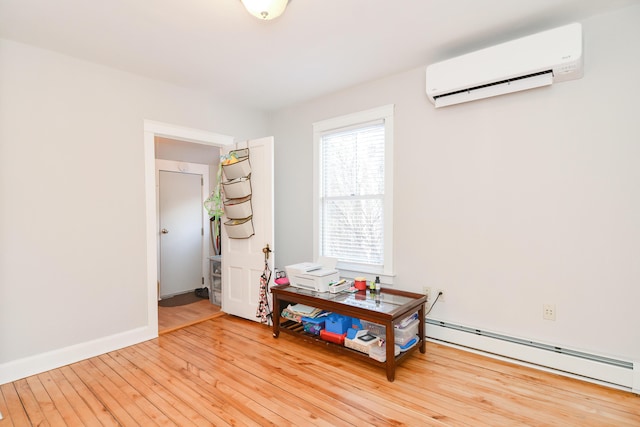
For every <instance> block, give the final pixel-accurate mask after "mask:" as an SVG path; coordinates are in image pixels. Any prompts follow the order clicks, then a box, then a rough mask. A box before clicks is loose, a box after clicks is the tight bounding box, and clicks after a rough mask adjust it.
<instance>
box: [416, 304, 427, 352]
mask: <svg viewBox="0 0 640 427" xmlns="http://www.w3.org/2000/svg"><path fill="white" fill-rule="evenodd" d="M418 319H420V322H419V323H418V336H419V337H420V353H425V352H426V351H427V343H426V341H425V332H424V330H425V323H426V321H427V319H425V318H424V304H422V305H421V306H420V309H419V310H418Z"/></svg>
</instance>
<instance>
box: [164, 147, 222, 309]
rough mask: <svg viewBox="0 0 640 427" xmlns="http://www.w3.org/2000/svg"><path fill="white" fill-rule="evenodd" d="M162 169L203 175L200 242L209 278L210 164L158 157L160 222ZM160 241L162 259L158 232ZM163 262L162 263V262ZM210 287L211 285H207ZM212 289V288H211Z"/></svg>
mask: <svg viewBox="0 0 640 427" xmlns="http://www.w3.org/2000/svg"><path fill="white" fill-rule="evenodd" d="M160 171H165V172H175V173H188V174H192V175H200V176H201V177H202V186H201V187H200V193H201V196H200V200H201V203H200V208H201V209H202V224H200V225H201V226H202V241H201V242H200V246H201V248H202V261H201V263H200V266H201V268H202V271H201V274H202V277H203V278H207V277H208V275H209V273H208V271H209V259H208V258H209V257H208V255H206V254H207V253H208V252H209V218H207V217H206V213H205V212H204V211H205V209H204V206H203V203H204V201H205V200H206V198H207V197H208V196H209V166H207V165H205V164H201V163H190V162H181V161H178V160H163V159H156V221H157V223H158V224H160ZM156 236H157V241H158V243H157V244H158V259H159V260H160V261H162V259H161V257H160V253H161V248H160V242H161V239H160V235H159V234H156ZM160 264H161V263H160ZM160 264H159V265H158V273H157V274H158V277H160V278H161V277H162V274H161V273H162V265H160ZM208 283H209V281H208V280H206V281H205V283H203V284H202V286H205V284H208ZM207 287H210V286H207ZM209 291H211V289H209ZM159 299H160V295H158V300H159Z"/></svg>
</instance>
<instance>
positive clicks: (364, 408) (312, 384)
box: [200, 322, 443, 425]
mask: <svg viewBox="0 0 640 427" xmlns="http://www.w3.org/2000/svg"><path fill="white" fill-rule="evenodd" d="M220 323H222V322H219V323H216V324H218V325H219V324H220ZM203 327H204V326H201V327H200V329H202V328H203ZM263 331H264V330H263ZM234 332H237V333H238V334H237V335H236V333H234ZM234 332H229V331H225V330H224V329H221V330H218V331H217V335H218V336H220V337H226V338H227V339H228V340H230V342H229V343H227V344H225V345H226V346H237V347H235V351H242V345H244V346H245V347H246V344H243V343H246V342H251V343H255V342H259V341H261V340H264V339H265V335H264V333H261V334H258V335H250V334H249V335H244V336H242V334H241V331H240V330H236V331H234ZM240 337H241V338H240ZM266 338H267V341H266V342H268V343H269V345H267V346H265V349H266V350H268V351H270V353H266V354H260V351H259V349H257V348H252V350H251V352H252V355H251V356H246V357H251V358H256V362H257V363H260V361H259V359H262V360H264V361H263V362H261V364H262V365H264V364H265V363H272V362H273V363H275V364H274V365H269V366H264V368H265V369H262V370H261V371H262V372H276V373H282V374H283V376H282V377H279V378H278V380H281V381H282V382H283V384H285V385H284V386H283V388H285V389H286V388H290V387H287V385H286V384H287V383H290V382H291V377H294V378H295V381H296V382H297V383H298V384H299V385H300V386H301V387H303V388H304V389H306V390H317V391H319V392H320V394H321V396H320V397H319V401H320V402H321V404H322V403H328V406H329V408H328V410H329V411H331V409H332V408H335V407H340V406H339V405H341V404H342V405H343V408H341V409H343V411H336V412H338V413H340V414H341V415H342V414H344V413H348V411H350V410H353V411H355V412H357V413H358V414H360V416H361V415H362V414H363V413H365V414H367V416H368V418H367V421H368V422H369V423H370V424H371V425H388V423H392V422H394V423H398V422H409V421H410V422H414V423H415V422H421V423H429V424H430V425H437V424H439V423H440V421H441V420H439V418H443V417H442V415H441V414H434V413H431V412H430V411H426V410H421V408H417V407H411V406H410V405H407V402H406V400H401V401H400V402H401V403H399V404H398V403H393V402H389V401H388V399H386V398H382V399H379V398H377V397H375V396H374V397H373V398H372V397H367V393H363V392H362V389H364V388H366V386H363V385H362V384H359V382H360V381H361V379H362V377H363V376H366V375H363V373H366V372H367V369H371V368H372V367H371V366H370V365H367V364H362V365H363V366H362V367H363V368H364V370H360V369H351V368H350V364H352V363H357V362H355V361H353V359H351V358H348V357H346V356H339V355H338V356H336V355H334V354H330V355H329V356H328V357H329V359H327V360H326V361H325V362H324V363H322V361H321V359H322V356H323V354H322V352H320V353H319V352H318V349H317V348H314V347H307V346H304V345H302V346H299V345H295V347H294V350H293V351H294V354H290V356H291V357H292V358H294V359H292V360H293V362H294V363H293V364H292V365H290V366H282V360H285V358H282V357H279V356H282V355H283V354H282V352H279V351H278V350H277V349H274V348H273V347H272V345H273V343H274V342H278V340H276V341H273V338H271V335H270V334H269V335H268V336H266ZM296 344H297V343H296ZM285 352H286V350H285ZM307 352H308V353H307ZM305 354H308V357H305ZM325 354H328V353H325ZM256 355H257V356H256ZM265 361H266V362H265ZM341 361H343V362H344V364H342V362H341ZM315 362H319V363H315ZM329 364H332V365H333V366H334V367H338V368H341V369H340V375H339V376H337V377H332V376H331V375H328V376H327V375H323V372H324V371H325V370H326V366H329ZM251 365H252V364H251ZM251 365H250V366H251ZM373 369H374V370H375V374H374V375H375V376H374V377H373V378H375V381H377V380H380V381H381V383H380V384H383V386H387V385H389V386H390V387H394V383H388V382H387V381H386V376H385V375H384V374H383V372H384V371H382V370H379V369H375V368H373ZM369 372H370V371H369ZM255 374H256V375H259V372H256V373H255ZM350 376H352V377H351V378H350ZM271 381H274V378H273V377H272V378H271ZM345 384H353V385H354V386H353V388H351V389H350V391H351V393H349V394H346V393H344V388H345V387H347V385H345ZM334 390H339V391H340V393H338V394H334ZM305 398H308V397H305ZM332 398H333V399H334V401H333V402H332V401H331V400H332ZM336 402H337V403H336ZM389 406H391V408H389ZM405 412H407V413H408V414H405ZM405 415H406V416H408V417H410V418H409V419H407V420H404V421H403V419H404V417H405Z"/></svg>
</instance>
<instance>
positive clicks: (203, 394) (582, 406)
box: [0, 315, 640, 427]
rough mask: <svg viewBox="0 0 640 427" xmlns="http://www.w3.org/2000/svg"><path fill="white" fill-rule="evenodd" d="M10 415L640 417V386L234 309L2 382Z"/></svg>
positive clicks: (487, 420) (110, 421)
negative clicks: (358, 338) (371, 344)
mask: <svg viewBox="0 0 640 427" xmlns="http://www.w3.org/2000/svg"><path fill="white" fill-rule="evenodd" d="M0 391H1V394H0V412H2V414H4V416H5V419H4V420H3V421H0V427H7V426H29V425H51V426H63V425H71V426H79V425H107V426H111V425H124V426H134V425H143V426H147V425H178V426H191V425H215V426H224V425H253V426H263V425H278V426H293V425H296V426H298V425H299V426H311V425H316V426H370V425H377V426H388V425H392V426H401V425H406V426H432V425H433V426H451V425H453V426H459V425H468V426H518V425H528V426H551V425H558V426H639V425H640V397H638V396H637V395H634V394H631V393H627V392H623V391H618V390H613V389H609V388H605V387H601V386H597V385H593V384H589V383H586V382H582V381H578V380H573V379H569V378H565V377H560V376H556V375H553V374H549V373H545V372H541V371H537V370H533V369H529V368H523V367H519V366H516V365H512V364H509V363H505V362H501V361H497V360H493V359H488V358H485V357H482V356H479V355H475V354H472V353H467V352H463V351H460V350H456V349H452V348H449V347H444V346H441V345H437V344H433V343H428V344H427V352H426V354H420V353H419V352H417V353H415V354H414V356H413V357H411V358H410V359H408V360H407V361H406V362H405V363H403V364H402V365H400V366H399V367H398V370H397V372H396V380H395V382H393V383H390V382H388V381H387V380H386V376H385V372H384V370H383V369H382V368H378V367H376V366H372V365H369V364H366V363H364V362H362V361H354V360H352V359H351V358H349V357H347V356H345V355H335V354H333V353H330V352H328V351H326V350H325V349H322V348H318V347H315V346H314V347H308V346H306V345H304V344H303V343H300V342H299V341H297V340H296V338H295V337H291V336H288V335H286V334H285V335H281V336H280V338H278V339H274V338H273V337H272V335H271V329H270V328H268V327H267V326H265V325H260V324H257V323H254V322H250V321H246V320H241V319H238V318H235V317H232V316H228V315H223V316H221V317H218V318H216V319H213V320H208V321H205V322H202V323H198V324H195V325H193V326H189V327H187V328H183V329H180V330H176V331H174V332H171V333H168V334H165V335H163V336H161V337H159V338H158V339H154V340H150V341H147V342H144V343H141V344H137V345H134V346H131V347H127V348H124V349H122V350H118V351H113V352H110V353H107V354H104V355H101V356H98V357H94V358H91V359H88V360H85V361H82V362H78V363H74V364H72V365H69V366H65V367H63V368H60V369H55V370H53V371H49V372H45V373H42V374H39V375H35V376H32V377H29V378H26V379H22V380H19V381H15V382H13V383H8V384H4V385H2V386H0Z"/></svg>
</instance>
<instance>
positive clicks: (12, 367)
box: [0, 326, 158, 384]
mask: <svg viewBox="0 0 640 427" xmlns="http://www.w3.org/2000/svg"><path fill="white" fill-rule="evenodd" d="M157 337H158V330H157V329H156V330H155V331H154V328H152V327H149V326H145V327H141V328H136V329H132V330H130V331H126V332H121V333H118V334H114V335H110V336H108V337H104V338H99V339H96V340H92V341H88V342H84V343H80V344H75V345H71V346H69V347H65V348H61V349H57V350H52V351H48V352H46V353H42V354H37V355H34V356H29V357H25V358H22V359H18V360H13V361H10V362H6V363H3V364H0V384H6V383H10V382H12V381H16V380H19V379H21V378H26V377H29V376H31V375H36V374H39V373H42V372H45V371H49V370H51V369H55V368H59V367H61V366H65V365H69V364H71V363H75V362H78V361H80V360H84V359H88V358H90V357H94V356H98V355H100V354H104V353H108V352H110V351H113V350H118V349H120V348H124V347H128V346H130V345H133V344H138V343H141V342H143V341H147V340H150V339H153V338H157Z"/></svg>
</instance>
